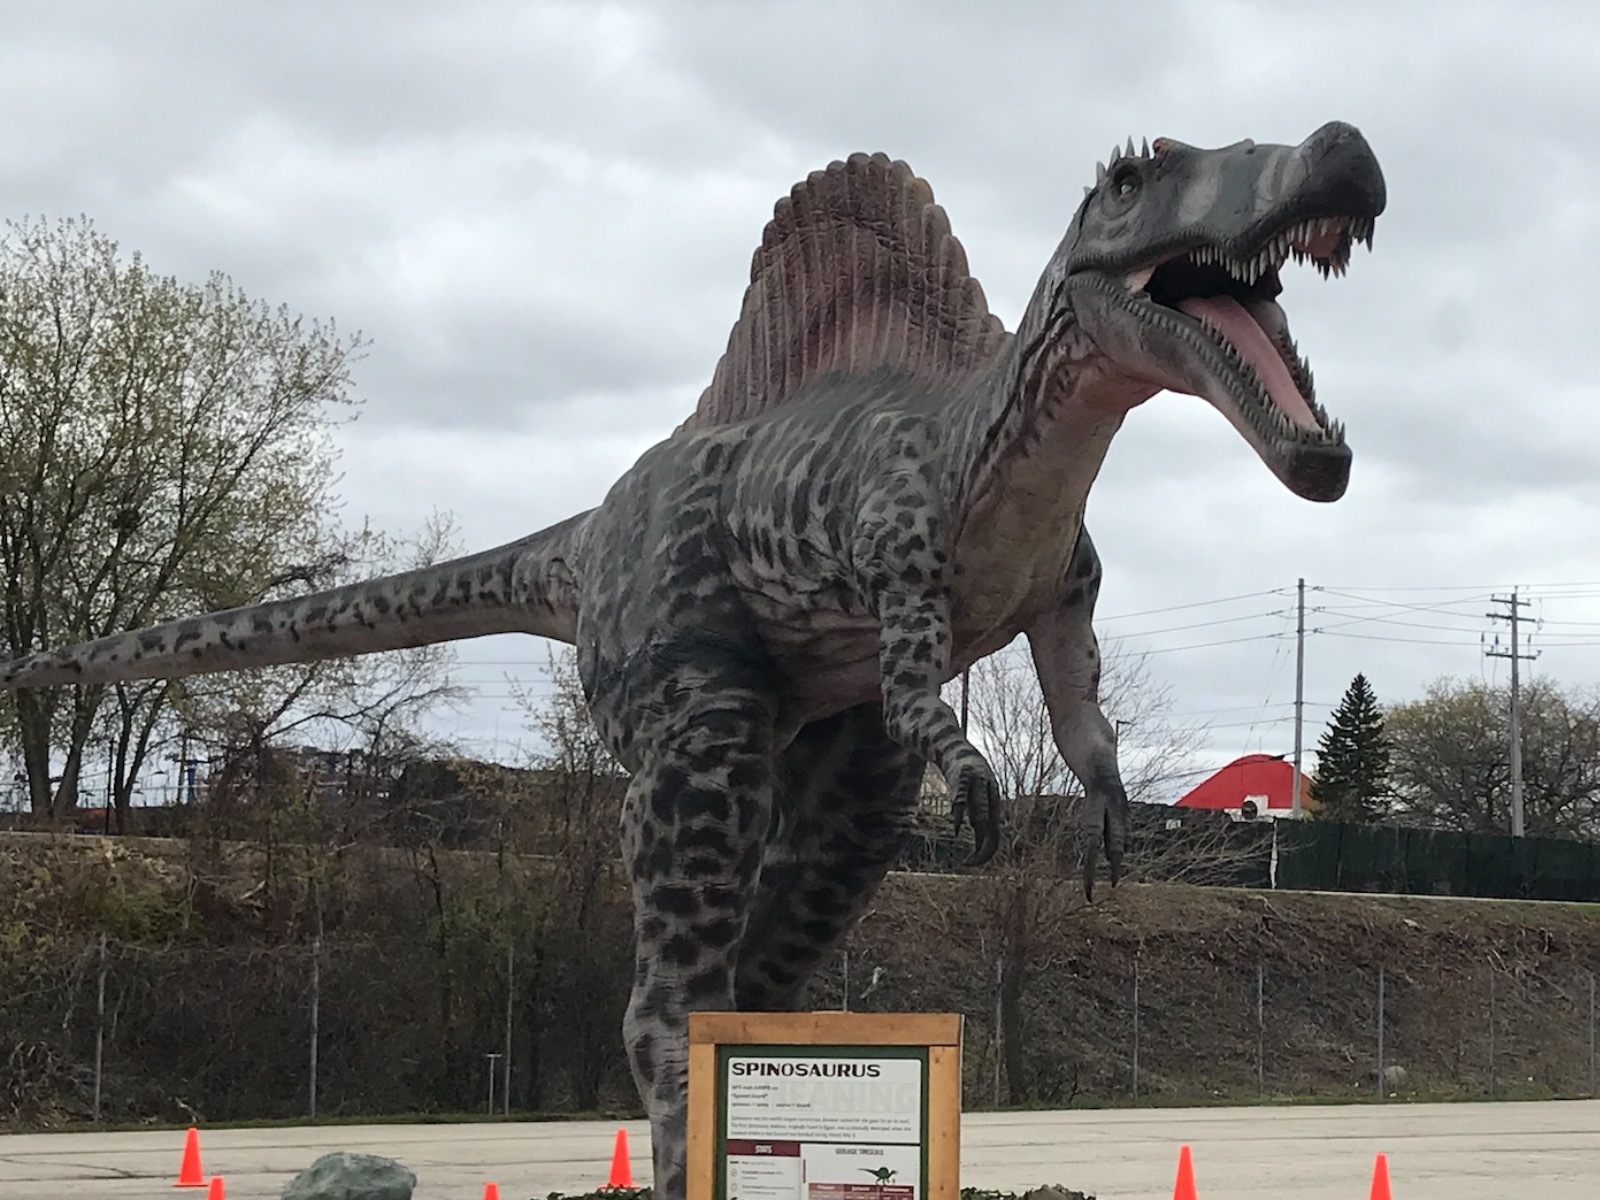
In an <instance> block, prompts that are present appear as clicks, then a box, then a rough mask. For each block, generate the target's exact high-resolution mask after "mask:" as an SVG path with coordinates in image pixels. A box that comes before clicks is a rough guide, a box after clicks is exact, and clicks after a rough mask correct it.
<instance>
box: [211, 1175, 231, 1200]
mask: <svg viewBox="0 0 1600 1200" xmlns="http://www.w3.org/2000/svg"><path fill="white" fill-rule="evenodd" d="M226 1192H227V1188H226V1187H225V1186H224V1185H223V1182H222V1176H221V1175H213V1176H212V1177H211V1186H210V1187H208V1188H207V1189H206V1200H228V1197H227V1195H226Z"/></svg>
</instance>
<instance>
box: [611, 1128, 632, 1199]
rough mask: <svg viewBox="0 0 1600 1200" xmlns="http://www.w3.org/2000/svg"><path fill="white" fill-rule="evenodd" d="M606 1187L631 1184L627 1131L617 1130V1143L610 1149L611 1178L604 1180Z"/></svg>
mask: <svg viewBox="0 0 1600 1200" xmlns="http://www.w3.org/2000/svg"><path fill="white" fill-rule="evenodd" d="M606 1186H607V1187H608V1188H631V1187H632V1186H633V1168H632V1167H631V1166H630V1165H629V1164H628V1131H627V1130H626V1129H618V1130H617V1143H616V1145H615V1146H614V1147H612V1150H611V1178H609V1179H607V1180H606Z"/></svg>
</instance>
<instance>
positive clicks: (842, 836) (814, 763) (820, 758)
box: [735, 704, 923, 1011]
mask: <svg viewBox="0 0 1600 1200" xmlns="http://www.w3.org/2000/svg"><path fill="white" fill-rule="evenodd" d="M922 772H923V760H922V759H921V758H920V757H919V756H918V755H917V754H916V753H915V752H913V751H911V750H908V749H906V748H904V747H903V746H900V745H898V744H896V743H895V742H894V741H892V740H891V739H890V738H889V736H888V734H887V733H885V732H884V728H883V717H882V712H881V709H880V707H879V706H878V705H877V704H865V705H861V706H859V707H857V708H853V709H850V710H848V711H846V712H843V713H840V714H838V715H837V716H833V717H830V718H827V719H826V720H822V721H817V722H814V723H813V724H811V725H808V726H806V727H805V728H804V729H802V730H801V731H800V733H799V735H798V736H796V738H795V740H794V741H793V742H792V743H790V745H789V746H788V748H787V749H785V751H784V752H783V754H782V756H781V757H780V759H779V762H778V777H777V791H776V796H775V801H774V802H775V807H776V813H775V818H776V819H775V822H774V828H773V832H772V835H771V836H770V837H769V838H768V841H767V852H766V858H765V860H764V862H763V863H762V867H761V881H760V885H759V888H758V891H757V895H756V900H755V907H754V909H753V911H752V912H751V915H750V920H749V923H748V925H747V927H746V930H745V936H744V940H743V941H742V942H741V943H740V947H739V959H738V974H737V981H736V990H735V996H736V1000H737V1007H738V1008H739V1009H741V1010H747V1011H751V1010H753V1011H761V1010H768V1011H770V1010H783V1009H790V1008H793V1007H795V1005H796V1004H797V1003H798V1002H799V1000H800V996H801V993H802V992H803V991H804V989H805V985H806V982H807V980H808V979H809V978H810V977H811V974H812V973H813V972H814V971H815V970H816V968H817V967H818V965H820V964H821V962H822V961H823V960H824V959H825V958H826V957H827V956H828V955H829V954H830V953H832V951H833V950H834V949H835V948H836V947H837V946H838V945H839V943H840V942H841V941H843V940H844V937H845V935H846V934H847V933H848V932H849V931H850V928H851V926H853V925H854V924H855V922H856V921H857V920H858V919H859V918H860V916H861V914H862V913H863V912H864V911H865V910H866V907H867V904H868V903H869V902H870V901H871V899H872V896H873V894H874V893H875V892H876V891H877V889H878V885H879V884H880V883H881V882H882V881H883V877H884V875H885V874H887V873H888V870H889V868H890V867H891V866H892V865H893V864H894V861H895V858H896V857H897V856H898V855H899V853H900V849H901V847H902V846H903V845H904V844H905V839H906V836H907V835H908V834H909V833H910V832H911V828H912V825H913V822H914V820H915V817H916V808H917V795H918V789H919V785H920V783H921V780H922Z"/></svg>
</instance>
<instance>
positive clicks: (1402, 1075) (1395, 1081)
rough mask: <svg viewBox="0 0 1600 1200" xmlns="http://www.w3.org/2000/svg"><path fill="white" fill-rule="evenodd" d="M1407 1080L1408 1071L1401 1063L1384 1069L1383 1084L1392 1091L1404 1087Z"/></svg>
mask: <svg viewBox="0 0 1600 1200" xmlns="http://www.w3.org/2000/svg"><path fill="white" fill-rule="evenodd" d="M1406 1078H1407V1076H1406V1069H1405V1068H1404V1067H1402V1066H1401V1065H1400V1064H1399V1063H1394V1064H1392V1065H1390V1066H1387V1067H1385V1068H1384V1069H1383V1084H1384V1086H1385V1087H1387V1088H1388V1089H1389V1090H1390V1091H1394V1090H1395V1089H1396V1088H1402V1087H1404V1086H1405V1084H1406Z"/></svg>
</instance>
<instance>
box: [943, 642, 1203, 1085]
mask: <svg viewBox="0 0 1600 1200" xmlns="http://www.w3.org/2000/svg"><path fill="white" fill-rule="evenodd" d="M1103 660H1104V667H1103V670H1102V677H1101V678H1102V683H1101V702H1102V707H1103V708H1104V709H1105V711H1106V715H1107V719H1109V720H1111V721H1112V722H1113V725H1114V727H1115V728H1117V730H1118V732H1119V735H1120V740H1121V743H1122V752H1121V759H1122V766H1123V772H1124V783H1125V786H1126V787H1127V791H1128V794H1129V798H1130V800H1134V801H1138V800H1142V799H1156V798H1159V797H1162V796H1164V795H1165V794H1166V793H1167V792H1168V791H1169V790H1170V782H1171V780H1172V778H1173V777H1174V776H1177V775H1179V774H1181V772H1182V770H1183V768H1184V767H1185V766H1186V765H1187V763H1188V761H1189V759H1190V756H1191V755H1192V754H1193V752H1194V750H1195V749H1196V748H1197V745H1198V742H1199V737H1200V730H1199V729H1197V728H1194V727H1190V726H1185V725H1182V724H1179V723H1177V722H1176V721H1174V720H1173V719H1172V717H1171V709H1172V700H1171V695H1170V693H1169V691H1168V690H1167V689H1166V688H1165V686H1164V685H1162V684H1160V683H1159V682H1158V681H1157V680H1156V679H1155V677H1154V676H1153V674H1152V672H1151V670H1150V666H1149V662H1148V659H1147V658H1146V657H1145V656H1143V655H1129V654H1125V653H1122V652H1120V650H1119V648H1118V647H1117V646H1116V645H1111V646H1108V647H1107V649H1106V652H1105V654H1104V656H1103ZM959 686H960V684H959V681H958V682H957V683H956V684H953V685H952V687H953V688H954V687H959ZM967 701H968V713H969V729H970V733H971V736H972V738H973V740H974V742H976V743H977V744H978V745H979V746H981V747H982V748H983V750H984V752H985V754H986V755H987V756H988V759H989V763H990V765H991V766H992V767H993V769H994V772H995V775H996V779H997V782H998V783H999V785H1000V790H1001V795H1002V796H1004V797H1005V804H1006V820H1005V825H1006V829H1007V840H1006V843H1005V846H1004V849H1003V851H1002V854H1001V855H1000V856H999V858H998V859H997V861H996V862H995V863H994V864H992V865H991V866H990V867H989V868H987V869H985V870H984V871H983V872H982V873H981V874H980V875H978V876H977V877H976V878H975V880H974V882H973V888H974V894H975V902H976V903H977V904H979V905H980V906H981V907H982V909H983V911H984V913H985V917H984V919H983V920H981V921H979V922H977V924H976V926H975V928H977V929H978V930H981V931H984V932H982V933H981V934H980V935H979V936H980V937H983V938H985V939H986V941H987V944H986V945H983V946H979V947H974V949H975V950H976V951H977V955H978V957H979V959H980V961H986V962H992V963H994V964H996V967H997V973H998V980H997V986H998V991H999V995H998V1001H999V1006H998V1007H999V1011H998V1016H999V1027H998V1029H997V1030H995V1031H994V1034H995V1037H994V1045H995V1049H996V1051H997V1053H998V1054H999V1055H1000V1057H1001V1059H1002V1061H1003V1066H1004V1077H1005V1081H1006V1094H1007V1096H1008V1098H1009V1100H1010V1102H1011V1103H1013V1104H1020V1103H1025V1102H1028V1101H1030V1100H1035V1099H1051V1100H1056V1101H1059V1100H1061V1099H1062V1097H1061V1096H1059V1095H1052V1096H1041V1095H1040V1094H1039V1092H1040V1089H1041V1087H1045V1086H1048V1087H1049V1088H1050V1089H1052V1090H1054V1089H1056V1088H1058V1086H1059V1080H1060V1079H1061V1078H1062V1077H1063V1075H1064V1074H1067V1075H1070V1072H1063V1070H1062V1067H1061V1064H1058V1063H1048V1064H1045V1063H1039V1062H1034V1061H1032V1060H1030V1058H1029V1056H1028V1054H1027V1053H1026V1047H1027V1046H1028V1044H1029V1037H1028V1033H1027V1026H1028V1023H1029V1013H1030V1011H1031V1009H1032V1008H1033V1007H1035V1006H1034V1005H1033V1004H1032V1003H1031V1002H1030V1001H1031V998H1030V994H1029V985H1030V981H1031V980H1032V979H1033V978H1034V977H1035V976H1036V975H1037V974H1039V973H1040V972H1041V971H1043V970H1045V969H1047V968H1049V967H1051V966H1052V965H1053V964H1052V963H1051V962H1050V961H1049V952H1048V951H1047V950H1046V947H1052V946H1059V945H1062V944H1063V943H1064V941H1065V939H1064V938H1063V937H1062V936H1061V932H1062V929H1063V927H1064V926H1065V925H1066V924H1068V923H1070V922H1071V921H1072V920H1073V919H1074V914H1075V912H1076V911H1077V910H1078V909H1079V907H1080V906H1081V905H1082V904H1083V900H1082V898H1081V895H1080V891H1079V889H1078V888H1077V887H1076V886H1075V884H1074V883H1073V882H1072V881H1071V876H1072V874H1073V867H1074V865H1075V864H1076V863H1077V862H1079V861H1081V856H1082V852H1083V849H1084V846H1085V842H1084V834H1083V832H1082V831H1080V829H1079V822H1078V813H1079V805H1080V801H1081V798H1082V789H1081V788H1080V787H1079V786H1078V783H1077V781H1076V780H1075V779H1074V778H1073V776H1072V773H1071V771H1070V770H1069V769H1068V768H1067V765H1066V763H1065V762H1064V761H1063V760H1062V758H1061V755H1060V753H1059V752H1058V751H1057V749H1056V745H1055V738H1054V735H1053V733H1052V731H1051V723H1050V715H1049V712H1048V711H1047V710H1046V708H1045V703H1044V696H1043V694H1042V692H1041V691H1040V688H1039V682H1038V677H1037V675H1036V674H1035V671H1034V667H1033V664H1032V662H1031V661H1030V660H1029V659H1028V657H1027V656H1026V655H1025V654H1024V653H1021V652H1020V647H1019V646H1018V645H1015V644H1014V645H1012V646H1010V647H1007V648H1006V649H1005V650H1002V651H1000V652H999V653H997V654H994V655H991V656H990V657H989V658H986V659H984V660H982V661H980V662H978V663H976V664H975V665H974V666H973V668H972V671H971V674H970V688H969V694H968V697H967ZM1137 858H1138V851H1137V847H1134V848H1132V852H1131V854H1130V860H1131V862H1132V863H1134V864H1136V863H1137ZM1047 1081H1048V1083H1047Z"/></svg>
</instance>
